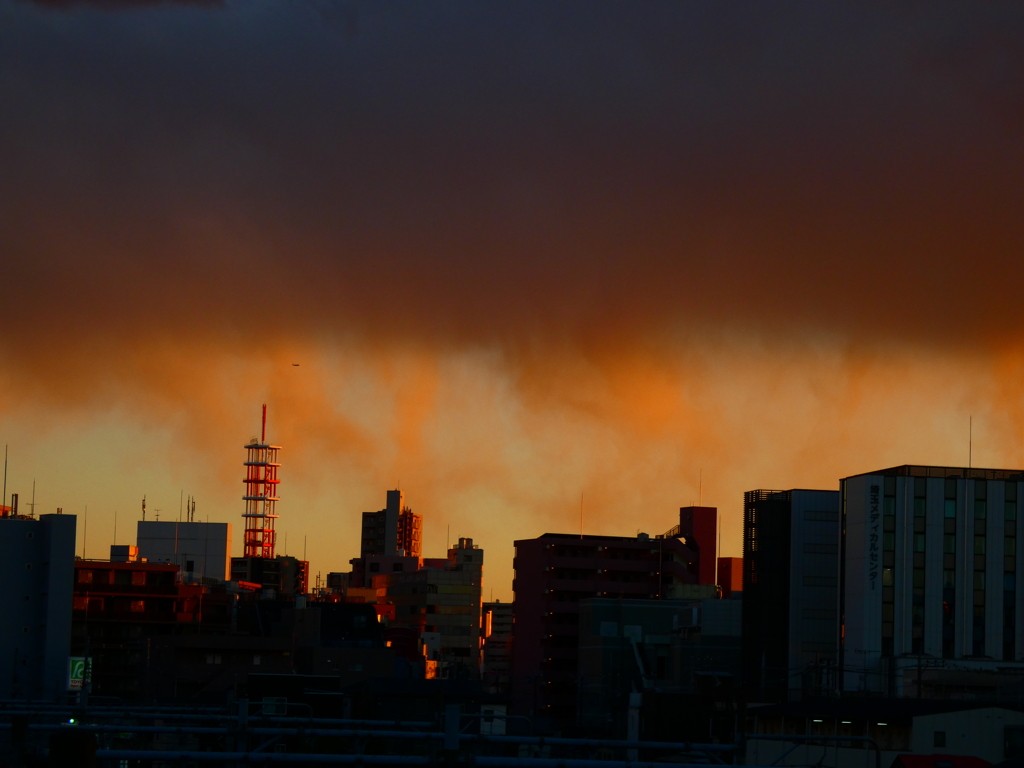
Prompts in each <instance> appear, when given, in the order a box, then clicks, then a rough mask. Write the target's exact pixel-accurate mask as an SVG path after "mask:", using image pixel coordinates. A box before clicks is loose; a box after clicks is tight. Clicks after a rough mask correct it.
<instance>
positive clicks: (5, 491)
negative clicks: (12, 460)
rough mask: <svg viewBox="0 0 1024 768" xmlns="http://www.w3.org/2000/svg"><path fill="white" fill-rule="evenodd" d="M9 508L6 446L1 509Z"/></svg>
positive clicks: (0, 501) (5, 447) (5, 448)
mask: <svg viewBox="0 0 1024 768" xmlns="http://www.w3.org/2000/svg"><path fill="white" fill-rule="evenodd" d="M6 506H7V446H6V445H5V446H4V497H3V499H2V500H0V507H6Z"/></svg>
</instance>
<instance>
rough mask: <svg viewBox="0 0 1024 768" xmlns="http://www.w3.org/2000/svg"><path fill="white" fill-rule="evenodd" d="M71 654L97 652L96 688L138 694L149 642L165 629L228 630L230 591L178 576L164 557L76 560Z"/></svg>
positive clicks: (143, 686) (134, 696)
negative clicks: (187, 581) (225, 592)
mask: <svg viewBox="0 0 1024 768" xmlns="http://www.w3.org/2000/svg"><path fill="white" fill-rule="evenodd" d="M73 562H74V579H73V584H74V610H73V613H72V614H71V616H72V621H73V624H72V642H71V646H72V655H74V656H88V657H90V658H92V660H93V662H92V690H93V693H95V694H96V695H102V696H117V697H119V698H122V699H125V700H132V699H136V700H137V699H138V698H140V697H142V696H143V695H144V693H145V690H146V687H147V681H146V679H145V676H144V674H143V672H144V668H145V660H146V657H147V653H148V651H147V648H148V643H149V641H150V640H151V639H152V638H154V637H158V636H160V635H170V634H182V633H186V634H187V633H198V632H199V631H200V629H202V630H203V631H205V632H226V631H227V630H228V628H229V627H230V622H231V611H230V609H229V605H230V603H229V600H228V598H227V596H226V595H223V594H221V595H216V594H212V593H210V591H209V589H208V588H206V587H202V586H199V585H193V584H181V583H179V582H178V574H179V569H178V566H176V565H171V564H165V563H142V562H120V563H115V562H109V561H107V560H75V561H73Z"/></svg>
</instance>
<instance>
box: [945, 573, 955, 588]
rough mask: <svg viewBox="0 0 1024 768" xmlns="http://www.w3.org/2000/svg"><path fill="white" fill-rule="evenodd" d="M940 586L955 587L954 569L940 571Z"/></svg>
mask: <svg viewBox="0 0 1024 768" xmlns="http://www.w3.org/2000/svg"><path fill="white" fill-rule="evenodd" d="M942 588H943V589H956V571H949V570H947V571H943V572H942Z"/></svg>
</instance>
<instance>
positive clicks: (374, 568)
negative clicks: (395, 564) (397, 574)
mask: <svg viewBox="0 0 1024 768" xmlns="http://www.w3.org/2000/svg"><path fill="white" fill-rule="evenodd" d="M378 571H380V563H370V573H377V572H378Z"/></svg>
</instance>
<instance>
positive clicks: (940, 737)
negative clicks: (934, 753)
mask: <svg viewBox="0 0 1024 768" xmlns="http://www.w3.org/2000/svg"><path fill="white" fill-rule="evenodd" d="M932 746H933V747H944V746H946V732H945V731H935V734H934V738H933V739H932Z"/></svg>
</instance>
